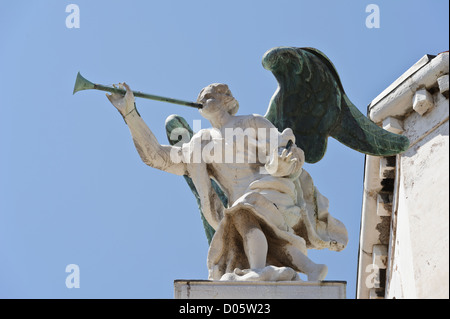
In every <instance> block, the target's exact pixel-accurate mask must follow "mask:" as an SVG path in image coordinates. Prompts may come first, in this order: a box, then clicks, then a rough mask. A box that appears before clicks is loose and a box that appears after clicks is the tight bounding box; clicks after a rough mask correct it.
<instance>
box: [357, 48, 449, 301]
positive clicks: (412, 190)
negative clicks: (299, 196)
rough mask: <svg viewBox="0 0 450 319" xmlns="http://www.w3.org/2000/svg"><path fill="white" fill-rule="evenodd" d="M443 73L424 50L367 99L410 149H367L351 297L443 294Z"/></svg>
mask: <svg viewBox="0 0 450 319" xmlns="http://www.w3.org/2000/svg"><path fill="white" fill-rule="evenodd" d="M448 73H449V53H448V52H444V53H441V54H438V55H437V56H431V55H425V56H424V57H422V58H421V59H420V60H419V61H418V62H417V63H416V64H415V65H413V66H412V67H411V68H410V69H409V70H407V71H406V72H405V73H404V74H403V75H402V76H400V77H399V78H398V79H397V80H396V81H395V82H394V83H392V84H391V85H390V86H389V87H388V88H386V90H384V91H383V92H382V93H381V94H380V95H379V96H378V97H376V98H375V99H374V100H373V101H372V103H371V104H370V105H369V108H368V111H369V118H370V119H371V120H372V121H374V122H375V123H377V124H378V125H380V126H382V127H383V128H384V129H386V130H388V131H391V132H393V133H397V134H403V135H406V136H407V137H408V138H409V140H410V148H409V149H408V150H407V151H406V152H405V153H403V154H399V155H397V156H396V157H386V158H379V157H374V156H366V166H365V176H364V196H363V207H362V215H361V232H360V251H359V261H358V283H357V298H362V299H365V298H377V299H379V298H449V100H448V98H449V75H448Z"/></svg>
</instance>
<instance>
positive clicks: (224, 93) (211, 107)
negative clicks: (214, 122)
mask: <svg viewBox="0 0 450 319" xmlns="http://www.w3.org/2000/svg"><path fill="white" fill-rule="evenodd" d="M197 103H200V104H202V105H203V107H202V108H201V109H200V114H201V115H202V116H203V117H205V118H206V119H209V120H210V119H214V118H215V117H217V116H221V114H222V113H223V112H224V111H225V112H229V113H231V114H234V113H235V111H234V108H235V107H237V105H238V103H237V101H236V100H235V99H234V98H233V96H232V95H231V92H230V90H229V89H228V86H227V85H225V84H212V85H209V86H207V87H206V88H204V89H203V90H202V91H201V92H200V94H199V96H198V98H197ZM232 108H233V109H232ZM231 111H233V112H231ZM236 111H237V109H236Z"/></svg>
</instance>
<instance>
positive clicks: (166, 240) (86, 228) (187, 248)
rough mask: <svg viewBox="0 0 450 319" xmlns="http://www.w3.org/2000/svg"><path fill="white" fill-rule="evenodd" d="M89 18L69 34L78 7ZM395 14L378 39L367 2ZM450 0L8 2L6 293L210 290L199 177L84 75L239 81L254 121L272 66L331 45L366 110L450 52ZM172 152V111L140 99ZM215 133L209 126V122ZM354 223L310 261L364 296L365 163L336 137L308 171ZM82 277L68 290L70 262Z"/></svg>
mask: <svg viewBox="0 0 450 319" xmlns="http://www.w3.org/2000/svg"><path fill="white" fill-rule="evenodd" d="M71 3H74V4H77V5H78V6H79V8H80V28H72V29H69V28H67V27H66V24H65V20H66V17H67V15H68V13H66V12H65V9H66V6H67V5H68V4H71ZM371 3H374V4H377V5H378V6H379V8H380V28H377V29H375V28H372V29H369V28H367V27H366V24H365V20H366V17H367V16H368V15H369V13H366V12H365V9H366V6H367V5H369V4H371ZM448 6H449V5H448V1H444V0H434V1H411V0H408V1H406V0H402V1H400V0H398V1H381V0H373V1H334V0H330V1H325V0H319V1H300V0H299V1H293V0H291V1H288V0H282V1H242V0H240V1H234V0H231V1H226V2H225V1H196V0H191V1H127V2H124V1H81V0H79V1H61V0H60V1H44V0H43V1H8V2H6V1H4V3H2V9H1V11H0V28H1V30H2V33H1V35H0V40H1V41H0V74H1V77H0V87H1V88H2V91H3V94H2V96H1V99H0V110H1V116H0V152H1V153H0V154H1V155H0V298H172V297H173V281H174V280H176V279H206V278H207V268H206V256H207V250H208V245H207V240H206V237H205V235H204V231H203V227H202V223H201V221H200V217H199V212H198V209H197V204H196V202H195V200H194V197H193V196H192V194H191V192H190V190H189V188H188V187H187V185H186V183H185V181H184V179H183V178H181V177H178V176H173V175H169V174H168V173H164V172H160V171H157V170H155V169H153V168H150V167H147V166H145V165H144V164H143V163H142V162H141V161H140V159H139V156H138V154H137V152H136V151H135V148H134V146H133V143H132V140H131V138H130V134H129V131H128V129H127V127H126V125H125V124H124V122H123V120H122V118H121V117H120V115H119V114H118V113H117V111H116V110H115V109H114V108H113V106H112V105H111V104H110V103H109V101H108V100H107V99H106V97H105V96H104V93H102V92H99V91H85V92H80V93H78V94H77V95H72V90H73V84H74V81H75V76H76V74H77V72H78V71H81V73H82V74H83V75H84V76H85V77H86V78H88V79H89V80H91V81H93V82H97V83H102V84H112V83H117V82H122V81H126V82H127V83H129V84H130V85H131V87H132V89H135V90H141V91H145V92H148V93H153V94H158V95H165V96H170V97H175V98H180V99H186V100H195V98H196V97H197V94H198V93H199V91H200V90H201V89H202V88H203V87H205V86H206V85H208V84H210V83H214V82H222V83H227V84H228V85H229V86H230V89H231V90H232V92H233V94H234V96H235V97H236V98H237V99H238V100H239V102H240V110H239V113H238V114H249V113H258V114H264V113H265V112H266V109H267V106H268V102H269V99H270V97H271V96H272V94H273V93H274V91H275V89H276V81H275V78H274V77H273V75H272V74H271V73H270V72H269V71H266V70H264V69H263V67H262V66H261V58H262V55H263V54H264V52H265V51H267V50H268V49H270V48H272V47H275V46H298V47H304V46H309V47H315V48H318V49H320V50H321V51H323V52H324V53H325V54H327V55H328V57H329V58H330V59H331V60H332V61H333V63H334V65H335V66H336V68H337V70H338V73H339V75H340V77H341V80H342V83H343V85H344V88H345V90H346V92H347V95H348V96H349V98H350V99H351V100H352V101H353V103H354V104H356V105H357V106H358V107H359V109H360V110H361V111H362V112H363V113H364V114H365V113H366V107H367V105H368V104H369V103H370V101H371V100H372V99H374V98H375V97H376V96H377V95H378V94H379V93H380V92H381V91H382V90H383V89H385V88H386V87H387V86H388V85H389V84H390V83H392V82H393V81H394V80H395V79H397V78H398V77H399V76H400V75H401V74H402V73H403V72H404V71H406V70H407V69H408V68H409V67H410V66H411V65H412V64H414V63H415V62H417V61H418V60H419V59H420V58H421V57H422V56H423V55H425V54H437V53H439V52H442V51H446V50H448V47H449V42H448V37H449V34H448V25H449V17H448V9H449V8H448ZM137 105H138V109H139V112H140V114H141V116H142V117H143V118H144V120H145V121H146V122H147V124H148V125H149V127H150V128H151V129H152V130H153V132H154V133H155V135H156V136H157V138H158V139H159V141H160V142H161V143H163V144H165V143H166V137H165V130H164V121H165V119H166V117H167V116H169V115H171V114H174V113H176V114H179V115H182V116H183V117H185V118H186V119H187V120H188V122H189V123H191V125H192V121H193V120H198V119H201V116H200V115H199V113H198V112H197V111H196V110H195V109H190V108H186V107H183V106H178V105H172V104H164V103H161V102H156V101H149V100H137ZM202 127H203V128H206V127H209V123H207V121H206V120H204V119H203V120H202ZM306 169H307V170H308V171H309V172H310V174H311V175H312V177H313V179H314V181H315V184H316V186H317V187H318V188H319V189H320V191H321V192H322V193H323V194H324V195H325V196H327V197H328V198H329V200H330V211H331V213H332V215H333V216H334V217H336V218H338V219H340V220H341V221H343V222H344V224H345V225H346V226H347V229H348V231H349V234H350V241H349V244H348V246H347V248H346V249H345V250H344V251H342V252H340V253H336V252H330V251H327V250H324V251H310V253H309V256H310V257H311V258H312V259H313V260H314V261H316V262H319V263H326V264H328V266H329V274H328V276H327V279H328V280H345V281H347V283H348V286H347V296H348V298H354V296H355V289H356V288H355V287H356V275H357V274H356V271H357V258H358V244H359V243H358V240H359V226H360V215H361V204H362V192H363V188H362V185H363V171H364V156H363V155H362V154H360V153H357V152H356V151H353V150H351V149H349V148H346V147H344V146H343V145H341V144H339V143H338V142H336V141H334V140H332V139H330V140H329V146H328V151H327V154H326V155H325V158H324V159H323V160H322V161H320V162H319V163H316V164H312V165H306ZM69 264H77V265H78V266H79V268H80V288H78V289H77V288H73V289H68V288H67V287H66V285H65V280H66V277H67V275H68V273H66V272H65V269H66V266H67V265H69Z"/></svg>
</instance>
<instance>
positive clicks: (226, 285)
mask: <svg viewBox="0 0 450 319" xmlns="http://www.w3.org/2000/svg"><path fill="white" fill-rule="evenodd" d="M346 286H347V282H346V281H316V282H303V281H278V282H274V281H270V282H244V281H210V280H175V282H174V288H175V289H174V290H175V291H174V296H175V299H345V298H346V290H345V289H346Z"/></svg>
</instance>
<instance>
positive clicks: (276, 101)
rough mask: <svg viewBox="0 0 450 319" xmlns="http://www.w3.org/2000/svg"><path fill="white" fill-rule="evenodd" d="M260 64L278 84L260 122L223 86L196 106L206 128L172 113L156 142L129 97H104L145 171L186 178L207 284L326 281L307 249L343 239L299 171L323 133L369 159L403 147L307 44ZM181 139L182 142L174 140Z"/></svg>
mask: <svg viewBox="0 0 450 319" xmlns="http://www.w3.org/2000/svg"><path fill="white" fill-rule="evenodd" d="M263 66H264V67H265V68H266V69H268V70H270V71H272V73H273V74H274V75H275V77H276V79H277V81H278V84H279V87H278V89H277V91H276V92H275V94H274V96H273V97H272V100H271V102H270V105H269V109H268V112H267V113H266V115H265V116H261V115H255V114H253V115H236V113H237V111H238V108H239V103H238V102H237V100H236V99H235V98H234V97H233V95H232V93H231V91H230V89H229V88H228V86H227V85H226V84H220V83H214V84H211V85H208V86H207V87H205V88H204V89H202V90H201V92H200V94H199V96H198V98H197V103H199V104H201V105H202V108H201V109H200V111H199V112H200V114H201V115H202V116H203V117H204V118H206V119H207V120H209V122H210V123H211V126H212V127H211V128H210V129H202V130H200V131H198V132H196V133H195V134H194V133H193V132H192V130H191V129H190V127H189V125H187V123H186V121H185V120H184V119H183V118H181V117H179V116H176V115H172V116H169V117H168V119H167V120H166V129H167V134H168V138H169V141H170V144H171V145H161V144H160V143H159V142H158V141H157V139H156V138H155V136H154V134H153V133H152V131H151V130H150V129H149V127H148V126H147V125H146V124H145V122H144V120H143V119H142V118H141V117H140V115H139V113H138V111H137V108H136V104H135V101H134V95H133V92H132V91H131V89H130V87H129V86H128V85H127V84H126V83H121V84H119V87H120V88H125V90H126V94H125V95H122V94H117V93H112V94H107V97H108V99H109V100H110V102H111V103H112V104H113V105H114V106H115V108H116V109H117V110H118V111H119V112H120V114H121V115H122V116H123V118H124V120H125V122H126V124H127V125H128V127H129V129H130V132H131V135H132V138H133V142H134V144H135V147H136V149H137V151H138V153H139V155H140V157H141V159H142V160H143V161H144V163H146V164H147V165H149V166H151V167H154V168H157V169H160V170H163V171H166V172H168V173H172V174H176V175H180V176H184V177H185V178H186V181H187V182H188V184H189V186H190V187H191V190H192V191H193V192H194V195H195V196H196V198H197V201H198V203H199V207H200V211H201V215H202V218H203V219H204V225H205V230H206V232H207V236H208V239H209V241H210V247H209V252H208V258H207V266H208V271H209V276H208V277H209V279H211V280H246V281H283V280H285V281H286V280H287V281H291V280H300V277H299V275H298V273H299V272H300V273H304V274H306V276H307V279H308V281H319V280H324V278H325V276H326V274H327V266H326V265H322V264H316V263H314V262H313V261H312V260H311V259H309V258H308V256H307V250H308V249H323V248H328V249H330V250H335V251H340V250H342V249H344V248H345V246H346V244H347V241H348V235H347V230H346V228H345V226H344V225H343V224H342V223H341V222H340V221H339V220H337V219H336V218H334V217H333V216H331V215H330V213H329V211H328V210H329V203H328V200H327V198H326V197H324V196H323V195H322V194H321V193H320V192H319V190H318V189H317V187H316V186H315V185H314V183H313V180H312V178H311V176H310V175H309V174H308V172H307V171H306V170H305V169H304V168H303V164H304V163H305V161H306V162H309V163H314V162H317V161H318V160H320V159H321V158H322V157H323V156H324V153H325V149H326V141H327V138H328V136H332V137H334V138H336V139H338V140H339V141H341V142H342V143H344V144H346V145H347V146H349V147H351V148H354V149H356V150H358V151H361V152H364V153H366V154H373V155H383V156H386V155H392V154H396V153H399V152H401V151H404V150H405V149H406V148H407V147H408V141H407V140H405V138H404V137H402V136H399V135H395V134H392V133H389V132H387V131H384V130H383V129H381V128H379V127H378V126H376V125H375V124H374V123H372V122H370V121H369V120H368V119H367V118H366V117H364V116H363V115H362V114H361V113H360V112H359V111H358V110H357V108H356V107H355V106H354V105H353V104H352V103H351V102H350V100H349V99H348V97H347V96H346V94H345V92H344V90H343V88H342V84H341V82H340V80H339V77H338V75H337V72H336V70H335V68H334V66H333V65H332V63H331V62H330V61H329V60H328V58H327V57H326V56H325V55H324V54H323V53H321V52H320V51H318V50H315V49H311V48H302V49H300V48H291V47H279V48H274V49H271V50H269V51H268V52H267V53H266V54H265V55H264V58H263ZM180 136H181V138H180Z"/></svg>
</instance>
